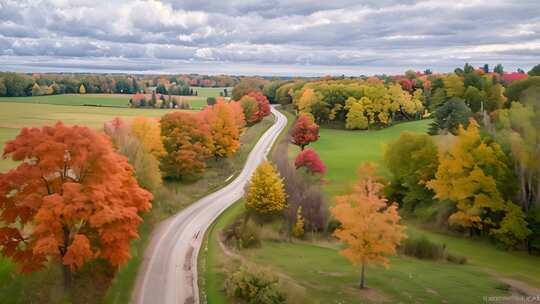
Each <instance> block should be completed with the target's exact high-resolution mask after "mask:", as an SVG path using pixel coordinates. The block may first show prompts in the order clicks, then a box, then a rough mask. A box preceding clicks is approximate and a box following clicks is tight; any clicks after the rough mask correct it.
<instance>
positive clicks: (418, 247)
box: [401, 236, 445, 260]
mask: <svg viewBox="0 0 540 304" xmlns="http://www.w3.org/2000/svg"><path fill="white" fill-rule="evenodd" d="M401 250H402V252H403V253H404V254H405V255H408V256H414V257H416V258H419V259H422V260H440V259H442V258H443V257H444V255H445V245H440V244H436V243H433V242H432V241H430V240H429V239H428V238H426V237H425V236H422V237H409V238H408V239H406V240H404V241H403V242H401Z"/></svg>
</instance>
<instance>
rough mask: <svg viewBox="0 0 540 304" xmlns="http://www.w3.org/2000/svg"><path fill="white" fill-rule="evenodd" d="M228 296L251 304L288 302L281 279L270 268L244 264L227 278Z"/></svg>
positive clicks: (226, 289) (226, 288)
mask: <svg viewBox="0 0 540 304" xmlns="http://www.w3.org/2000/svg"><path fill="white" fill-rule="evenodd" d="M225 291H226V293H227V295H228V296H230V297H234V298H237V299H240V300H244V301H246V302H247V303H249V304H281V303H287V296H286V293H285V292H284V290H283V288H282V287H281V284H280V282H279V279H278V277H277V276H276V275H274V274H273V273H272V272H271V271H270V270H269V269H263V268H259V267H255V266H251V267H246V266H242V267H240V269H239V270H238V271H236V272H233V273H232V274H230V275H229V277H228V278H227V279H226V280H225Z"/></svg>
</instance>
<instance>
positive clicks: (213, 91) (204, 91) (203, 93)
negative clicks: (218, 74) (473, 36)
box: [191, 87, 233, 102]
mask: <svg viewBox="0 0 540 304" xmlns="http://www.w3.org/2000/svg"><path fill="white" fill-rule="evenodd" d="M191 88H192V89H193V90H194V91H197V96H199V97H204V98H205V102H206V97H218V96H219V93H221V92H223V90H224V89H227V91H228V93H229V96H230V95H231V93H232V89H233V88H232V87H219V88H205V87H191Z"/></svg>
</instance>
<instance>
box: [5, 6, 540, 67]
mask: <svg viewBox="0 0 540 304" xmlns="http://www.w3.org/2000/svg"><path fill="white" fill-rule="evenodd" d="M0 55H2V56H0V64H2V66H4V67H5V68H8V69H9V68H15V67H16V69H18V70H21V69H23V70H24V67H25V66H26V67H27V70H29V71H30V70H32V68H36V69H39V70H43V69H47V68H49V69H52V68H53V67H56V68H58V69H61V68H69V69H76V68H77V67H78V68H80V69H82V70H107V69H109V70H122V69H124V70H126V71H136V70H137V69H140V71H142V72H147V71H150V70H156V69H157V71H169V72H172V71H176V72H184V70H186V69H187V68H186V67H187V66H188V65H189V66H190V67H191V68H195V67H196V66H197V64H198V65H199V66H201V67H204V69H207V70H208V69H209V71H208V73H213V71H212V66H213V67H215V68H216V72H215V73H221V72H223V71H221V70H220V71H218V69H219V68H218V67H225V66H227V68H230V70H227V71H226V72H227V73H230V74H238V73H240V71H242V72H241V73H249V74H260V71H266V72H267V73H271V74H273V73H275V71H280V73H282V72H284V71H285V74H287V73H286V70H287V67H288V66H289V67H290V68H289V69H290V71H291V72H290V73H299V74H302V69H301V68H302V67H304V70H305V71H306V72H305V74H313V73H316V71H317V70H319V71H320V73H321V74H326V73H336V74H338V73H343V72H353V71H354V73H368V71H372V72H373V73H376V72H384V71H387V72H388V71H390V72H399V71H403V70H404V69H407V68H415V69H424V68H431V69H435V70H441V71H444V70H448V69H452V68H453V67H455V66H457V65H462V64H463V63H464V62H466V61H467V62H471V63H473V64H483V63H490V64H495V63H499V62H500V63H503V64H505V65H506V66H507V69H508V68H517V67H522V68H525V69H527V68H530V67H531V66H532V65H534V64H537V63H539V62H540V5H538V3H537V1H536V0H531V1H529V0H524V1H519V2H513V1H505V0H418V1H415V0H401V1H399V0H378V1H375V0H370V1H357V0H336V1H308V0H296V1H291V0H288V1H287V0H258V1H249V0H232V1H207V0H183V1H180V0H179V1H176V0H163V1H157V0H136V1H128V0H116V1H110V0H108V1H105V0H97V1H82V0H36V1H30V0H18V1H17V0H0ZM36 58H40V60H46V61H47V63H46V64H45V63H42V62H40V61H36ZM60 58H61V60H58V59H60ZM66 58H67V59H70V60H71V61H69V64H67V65H66V64H64V63H65V62H66ZM25 62H26V64H25ZM97 62H101V63H102V64H101V65H97ZM105 63H111V65H110V66H108V65H107V64H105ZM94 65H96V66H95V67H94ZM249 66H252V70H251V71H250V69H249ZM108 67H109V68H108ZM122 67H123V68H122ZM235 67H236V68H235ZM359 71H366V72H359Z"/></svg>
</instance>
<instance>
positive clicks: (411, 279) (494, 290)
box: [205, 120, 540, 304]
mask: <svg viewBox="0 0 540 304" xmlns="http://www.w3.org/2000/svg"><path fill="white" fill-rule="evenodd" d="M429 123H430V121H429V120H426V121H415V122H407V123H402V124H398V125H395V126H393V127H390V128H388V129H383V130H378V131H346V130H335V129H321V132H320V134H321V138H320V139H319V141H318V142H316V143H314V144H312V145H311V147H313V148H314V149H315V150H316V151H317V152H318V153H319V155H320V156H321V157H322V159H323V161H324V162H325V164H326V166H327V168H328V172H329V173H328V176H327V179H328V180H329V181H330V182H331V184H330V185H328V186H326V189H325V191H326V192H327V194H328V195H329V196H330V197H331V196H333V195H336V194H341V193H345V192H347V191H349V189H350V184H351V183H352V182H354V180H355V179H356V169H357V168H358V166H359V165H360V164H361V163H362V162H365V161H371V162H375V163H378V164H379V165H380V170H381V173H383V174H385V175H388V172H387V171H386V170H385V168H384V164H383V163H382V156H383V154H382V153H383V151H384V149H385V146H386V145H387V144H388V142H390V141H391V140H393V139H395V138H397V137H398V136H399V134H400V133H401V132H402V131H416V132H425V131H426V130H427V127H428V125H429ZM289 152H290V153H291V156H295V155H296V153H297V152H298V149H297V148H296V147H294V146H292V145H291V148H290V151H289ZM242 208H243V206H242V205H241V203H237V204H236V205H235V206H233V207H232V208H231V209H229V210H228V211H227V213H225V214H224V215H223V216H222V217H220V218H219V219H218V221H217V222H216V224H215V226H214V228H213V230H212V233H211V234H210V235H209V241H208V253H207V257H208V258H207V260H206V262H207V266H206V267H207V269H208V271H206V272H205V281H206V288H205V290H206V292H207V297H208V300H209V303H227V299H226V297H225V295H224V292H223V287H222V286H223V280H224V277H225V275H224V274H223V273H222V272H220V269H222V268H223V265H224V263H225V262H224V258H223V253H222V252H221V249H220V248H219V247H218V244H217V242H216V236H217V232H216V231H217V230H219V228H221V227H224V226H225V225H226V224H227V223H229V222H230V221H231V220H232V218H234V216H235V215H236V214H238V213H240V212H241V211H242ZM408 234H410V235H425V236H426V237H428V238H429V239H430V240H432V241H434V242H438V243H444V244H446V246H447V249H448V251H449V252H451V253H453V254H458V255H463V256H466V257H467V258H468V263H467V264H466V265H456V264H451V263H448V262H445V261H441V262H434V261H424V260H418V259H415V258H410V257H406V256H398V257H393V258H392V259H391V265H390V268H389V269H385V268H384V267H380V266H370V267H369V268H368V270H367V273H366V280H367V286H368V290H366V291H360V290H359V289H357V288H355V287H356V286H357V284H358V281H359V275H360V272H359V269H358V268H357V267H354V266H352V265H351V264H350V263H349V262H348V261H347V260H346V259H345V258H343V257H341V256H340V255H339V252H338V251H339V243H333V242H331V243H326V242H324V243H320V244H319V243H306V242H294V243H289V242H274V241H264V243H263V246H262V247H261V248H258V249H251V250H246V251H242V255H243V257H244V258H246V260H248V261H250V262H253V263H256V264H258V265H264V266H268V267H271V268H272V269H273V270H274V271H277V272H278V273H281V274H282V275H283V277H286V278H290V279H292V280H293V281H294V282H295V283H297V284H299V285H300V286H301V287H303V288H304V289H305V293H306V294H307V295H308V300H309V303H343V304H344V303H372V302H374V303H377V302H389V303H480V302H482V301H483V297H484V296H497V295H505V294H506V295H507V294H508V292H507V291H506V288H507V285H505V284H503V283H501V282H500V281H499V277H501V278H511V279H516V280H520V281H523V282H526V283H528V284H530V285H531V286H535V287H540V279H539V278H540V277H539V276H538V273H540V258H539V257H533V256H529V255H526V254H525V253H523V252H507V251H502V250H500V249H498V248H496V247H495V246H494V245H492V244H490V243H489V242H488V241H483V240H470V239H466V238H463V237H461V236H453V235H448V234H442V233H436V232H433V231H429V230H425V229H422V228H418V227H415V226H409V227H408ZM210 300H211V301H210Z"/></svg>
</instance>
